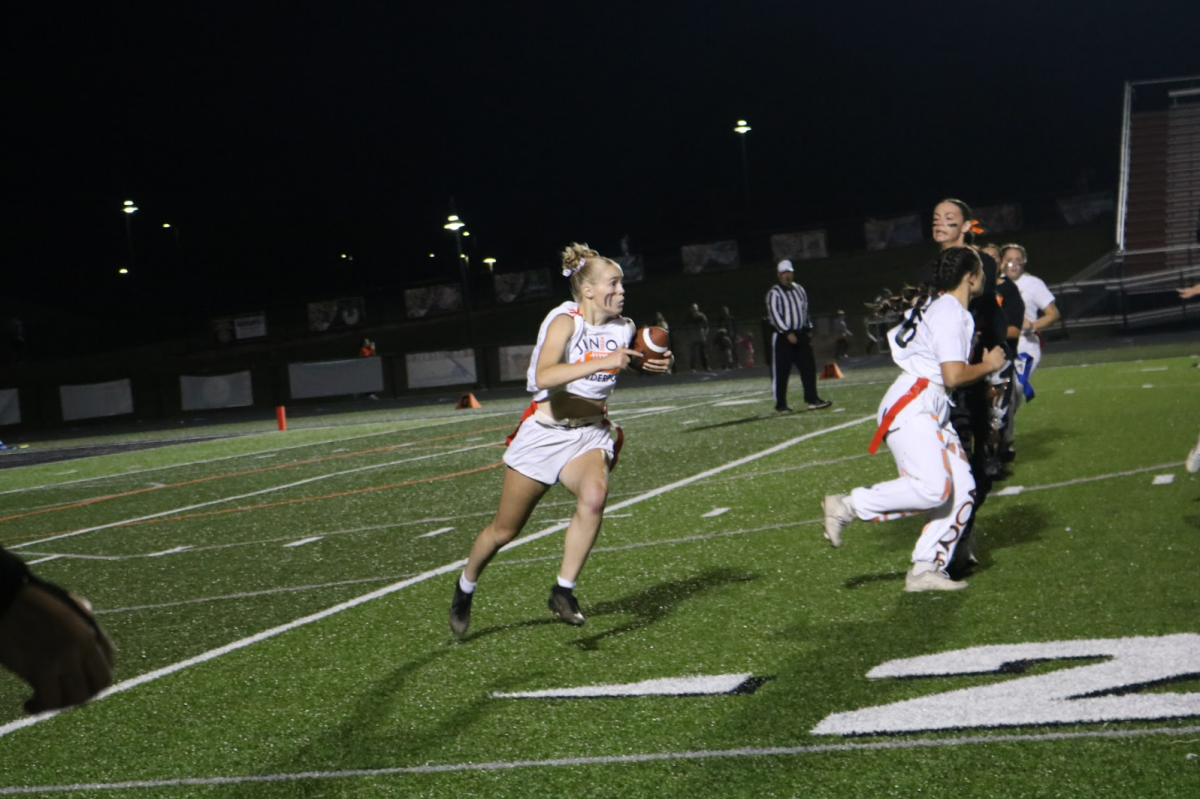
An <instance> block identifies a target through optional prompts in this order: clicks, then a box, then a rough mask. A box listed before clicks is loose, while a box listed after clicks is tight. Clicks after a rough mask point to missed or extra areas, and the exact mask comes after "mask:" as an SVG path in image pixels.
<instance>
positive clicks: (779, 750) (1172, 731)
mask: <svg viewBox="0 0 1200 799" xmlns="http://www.w3.org/2000/svg"><path fill="white" fill-rule="evenodd" d="M1197 732H1200V726H1190V727H1149V728H1142V729H1133V730H1089V731H1085V732H1035V733H1024V734H1008V735H962V736H957V737H954V738H902V739H898V740H897V739H889V740H883V741H868V742H862V743H857V742H847V743H829V744H811V745H809V746H743V747H738V748H737V749H695V750H691V751H682V752H645V753H641V754H632V755H596V756H592V757H558V758H550V759H546V760H494V761H492V762H489V763H443V764H426V765H423V766H395V767H390V768H364V769H343V770H339V771H301V772H293V773H290V774H288V773H284V774H244V775H241V776H232V777H231V776H223V777H177V778H175V779H168V780H129V781H126V782H85V783H75V784H71V785H30V786H13V787H11V788H0V795H12V794H30V793H66V792H68V791H74V792H77V791H119V790H131V789H135V788H148V789H152V788H178V787H183V786H189V787H191V786H206V785H248V784H254V783H271V782H304V781H311V780H332V779H350V778H354V777H372V778H378V777H388V776H400V775H404V774H446V773H455V772H465V771H517V770H524V769H543V768H563V767H568V768H578V767H580V766H615V765H632V764H636V763H659V762H663V761H672V760H715V759H727V758H743V757H798V756H800V755H820V754H825V753H827V752H872V751H881V750H889V749H938V748H942V747H950V746H978V745H981V744H984V745H985V744H1011V743H1041V742H1044V741H1045V742H1048V741H1079V740H1106V739H1107V740H1119V739H1124V738H1141V737H1145V736H1147V735H1192V734H1194V733H1197Z"/></svg>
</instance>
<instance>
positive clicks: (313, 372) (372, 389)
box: [288, 358, 383, 399]
mask: <svg viewBox="0 0 1200 799" xmlns="http://www.w3.org/2000/svg"><path fill="white" fill-rule="evenodd" d="M288 383H289V384H290V385H289V388H290V390H291V394H292V399H309V398H310V397H333V396H337V395H340V394H374V393H376V392H379V391H383V359H382V358H348V359H346V360H341V361H316V362H313V363H289V364H288Z"/></svg>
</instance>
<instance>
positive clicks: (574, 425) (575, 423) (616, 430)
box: [504, 400, 625, 472]
mask: <svg viewBox="0 0 1200 799" xmlns="http://www.w3.org/2000/svg"><path fill="white" fill-rule="evenodd" d="M530 416H532V417H534V419H533V420H534V421H535V422H537V423H538V424H540V425H541V426H542V427H549V428H551V429H554V430H575V429H578V428H580V427H590V426H592V425H603V426H605V427H607V428H609V429H610V430H611V431H612V432H613V434H614V435H615V437H616V440H615V441H614V442H613V457H612V462H611V463H609V464H608V470H609V471H610V472H611V471H612V470H613V469H615V468H617V458H618V457H620V455H621V447H623V446H625V431H624V430H622V429H621V426H620V425H616V424H613V423H612V422H611V421H609V418H608V415H607V414H601V415H599V416H585V417H583V418H582V419H571V420H569V421H568V422H566V423H565V424H562V423H559V422H558V421H556V420H554V419H552V418H551V417H550V416H549V415H548V414H546V413H544V412H543V411H540V410H538V404H537V401H536V400H535V401H534V402H531V403H529V407H528V408H526V409H525V412H524V413H523V414H521V421H519V422H517V427H516V430H513V431H512V432H511V433H510V434H508V435H507V436H505V437H504V445H505V446H508V445H510V444H512V443H513V439H514V438H516V437H517V432H518V431H519V430H520V429H521V425H523V424H525V420H526V419H528V418H529V417H530ZM538 417H541V418H538ZM543 420H547V421H543Z"/></svg>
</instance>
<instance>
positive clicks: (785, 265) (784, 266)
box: [775, 258, 796, 273]
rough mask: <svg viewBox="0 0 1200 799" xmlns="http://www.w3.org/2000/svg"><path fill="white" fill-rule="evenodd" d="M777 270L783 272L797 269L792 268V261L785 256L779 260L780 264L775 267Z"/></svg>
mask: <svg viewBox="0 0 1200 799" xmlns="http://www.w3.org/2000/svg"><path fill="white" fill-rule="evenodd" d="M775 271H776V272H779V273H783V272H795V271H796V270H795V269H793V268H792V262H791V261H789V260H787V259H786V258H785V259H783V260H782V261H780V262H779V266H778V267H776V268H775Z"/></svg>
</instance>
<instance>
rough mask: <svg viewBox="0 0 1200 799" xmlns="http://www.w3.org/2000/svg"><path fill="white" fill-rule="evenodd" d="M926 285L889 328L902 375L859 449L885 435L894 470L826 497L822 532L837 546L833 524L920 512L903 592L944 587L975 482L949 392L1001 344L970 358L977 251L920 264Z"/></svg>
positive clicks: (956, 585)
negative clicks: (922, 521)
mask: <svg viewBox="0 0 1200 799" xmlns="http://www.w3.org/2000/svg"><path fill="white" fill-rule="evenodd" d="M926 275H927V277H928V283H927V287H926V288H925V289H924V290H923V291H922V293H921V294H920V295H919V296H918V298H917V301H916V303H915V304H914V305H913V307H912V308H911V309H910V310H909V311H908V313H906V314H905V316H904V319H903V321H902V322H901V323H900V324H899V325H897V326H896V327H894V328H892V329H891V330H890V331H888V339H889V341H890V343H891V350H892V359H893V360H894V361H895V362H896V365H897V366H899V367H900V369H901V370H902V373H901V375H900V376H899V377H897V378H896V380H895V382H893V383H892V385H891V388H889V389H888V391H887V393H886V394H885V395H884V397H883V401H882V402H881V403H880V405H879V413H878V418H879V426H878V428H877V429H876V431H875V436H874V437H873V438H872V440H871V444H870V446H869V448H868V450H869V451H870V452H871V453H872V454H874V453H875V451H876V450H877V449H878V448H879V445H880V443H882V442H883V441H885V440H886V441H887V445H888V449H890V450H891V452H892V457H893V458H895V460H896V467H897V468H898V469H899V471H900V476H899V477H897V478H896V479H895V480H889V481H887V482H884V483H878V484H876V485H873V486H869V487H860V488H855V489H854V490H853V491H851V492H850V493H849V494H848V495H847V494H830V495H828V496H826V497H825V499H824V501H823V502H822V503H821V504H822V509H823V510H824V515H825V538H826V539H828V541H829V543H830V544H832V545H833V546H835V547H839V546H841V544H842V529H843V528H844V527H845V526H846V525H847V524H849V523H850V522H852V521H854V520H855V519H863V520H865V521H886V520H890V519H897V518H900V517H902V516H910V515H912V514H915V513H921V512H925V513H926V515H927V518H928V522H927V523H926V525H925V527H924V529H922V531H921V536H920V538H919V539H918V540H917V545H916V548H915V549H914V550H913V553H912V564H913V565H912V568H911V569H910V570H909V572H908V575H907V577H906V579H905V582H904V590H906V591H953V590H957V589H961V588H966V587H967V584H966V583H965V582H960V581H955V580H951V579H950V576H949V575H948V574H947V573H946V567H947V566H948V565H949V563H950V560H951V558H952V557H953V556H954V550H955V548H956V547H957V545H958V541H959V537H960V536H961V534H962V530H963V526H964V525H965V524H966V523H967V520H968V519H969V518H970V514H971V508H972V507H973V506H974V496H973V495H974V492H975V480H974V478H973V477H972V476H971V468H970V465H969V464H968V462H967V454H966V453H965V452H964V451H963V448H962V444H961V443H960V441H959V438H958V434H957V433H955V432H954V428H953V427H952V426H951V425H950V400H949V397H948V396H947V394H948V392H949V391H952V390H953V389H955V388H959V387H961V386H967V385H971V384H972V383H975V382H978V381H980V380H982V379H984V378H985V377H987V376H988V375H990V374H992V373H994V372H996V371H999V370H1000V369H1001V368H1002V367H1003V366H1004V364H1005V357H1004V350H1003V349H1001V348H999V347H993V348H991V349H989V350H987V351H985V352H984V354H983V359H982V361H981V362H980V363H977V364H971V363H969V360H970V356H971V343H972V339H973V338H974V334H975V323H974V321H973V320H972V319H971V314H970V313H969V312H968V311H967V305H968V303H970V301H971V299H972V298H973V297H978V296H980V295H981V294H982V293H983V289H984V281H985V278H984V275H983V266H982V264H981V263H980V260H979V255H978V253H976V251H975V250H974V249H973V248H971V247H950V248H947V249H945V250H943V251H942V252H941V254H939V255H938V257H937V258H936V259H935V260H934V261H933V263H932V264H930V265H929V267H928V268H927V270H926Z"/></svg>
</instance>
